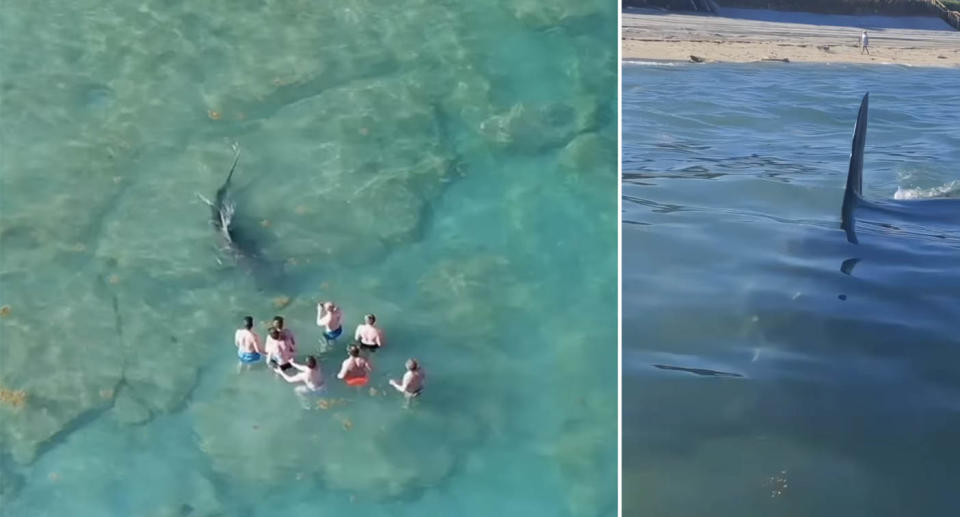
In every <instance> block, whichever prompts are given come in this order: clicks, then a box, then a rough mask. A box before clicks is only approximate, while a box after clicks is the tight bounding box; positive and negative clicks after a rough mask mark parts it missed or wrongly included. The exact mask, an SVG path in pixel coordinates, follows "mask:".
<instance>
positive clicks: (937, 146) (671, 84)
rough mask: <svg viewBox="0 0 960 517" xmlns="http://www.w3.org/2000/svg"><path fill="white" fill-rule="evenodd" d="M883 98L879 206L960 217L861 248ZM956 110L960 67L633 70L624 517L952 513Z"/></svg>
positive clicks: (959, 136) (959, 351) (958, 460)
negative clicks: (864, 101) (857, 152)
mask: <svg viewBox="0 0 960 517" xmlns="http://www.w3.org/2000/svg"><path fill="white" fill-rule="evenodd" d="M866 91H869V92H870V110H869V122H868V131H867V137H866V151H865V160H864V170H863V189H864V190H863V191H864V195H865V197H866V198H867V199H868V200H873V201H879V202H881V203H883V200H890V199H893V198H899V199H900V200H903V201H907V200H914V201H918V202H924V201H923V200H927V201H925V202H927V203H931V202H937V203H950V204H952V205H951V206H953V207H954V208H953V212H952V214H953V216H952V217H951V216H942V217H923V216H924V214H928V213H931V212H930V211H929V210H927V209H924V208H922V207H920V206H916V205H915V206H914V208H912V209H907V210H906V211H905V212H903V213H896V212H892V211H882V210H873V209H869V208H867V207H865V208H863V209H862V210H859V211H858V212H857V214H858V222H857V236H858V238H859V244H856V245H854V244H851V243H849V242H847V240H846V239H845V236H844V232H843V231H842V230H841V229H840V207H841V202H842V200H843V192H844V184H845V182H846V174H847V166H848V163H849V162H848V160H849V156H850V148H851V138H852V135H853V127H854V122H855V120H856V116H857V109H858V106H859V104H860V99H861V97H862V96H863V94H864V92H866ZM678 92H679V93H678ZM958 105H960V71H957V70H945V69H944V70H929V69H913V68H906V67H892V66H888V67H861V66H830V65H797V64H793V63H791V64H779V63H777V64H768V63H764V64H762V65H758V64H749V65H719V64H718V65H693V64H691V65H687V64H654V63H645V64H644V63H628V64H626V65H625V66H624V72H623V132H624V133H623V147H624V150H623V213H622V220H623V223H624V226H623V250H624V251H623V254H624V256H623V311H624V317H623V364H624V377H623V455H624V457H623V506H624V515H658V516H670V515H677V516H689V515H716V516H727V515H730V516H733V515H737V516H739V515H784V516H787V515H789V516H811V515H818V516H834V515H835V516H845V517H848V516H861V515H862V516H880V515H883V516H887V515H889V516H900V515H938V516H939V515H944V516H945V515H955V514H956V513H957V511H956V510H957V508H960V499H958V492H957V486H960V467H958V466H960V447H958V443H960V442H958V438H960V434H958V433H960V431H958V430H960V369H958V367H957V365H958V364H960V340H958V333H957V328H958V327H957V320H958V317H960V301H958V298H957V295H958V293H960V226H958V224H960V167H958V163H960V119H958V118H957V112H956V106H958ZM933 198H947V199H946V200H941V201H932V199H933ZM882 206H889V203H884V204H883V205H882ZM940 206H946V205H940ZM658 366H659V367H658ZM663 367H667V368H666V369H664V368H663ZM671 368H672V369H671ZM676 368H686V370H678V369H676Z"/></svg>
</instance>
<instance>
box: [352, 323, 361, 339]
mask: <svg viewBox="0 0 960 517" xmlns="http://www.w3.org/2000/svg"><path fill="white" fill-rule="evenodd" d="M353 340H354V341H360V325H357V330H355V331H353Z"/></svg>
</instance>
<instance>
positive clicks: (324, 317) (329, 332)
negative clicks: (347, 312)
mask: <svg viewBox="0 0 960 517" xmlns="http://www.w3.org/2000/svg"><path fill="white" fill-rule="evenodd" d="M342 318H343V313H342V312H340V307H337V306H336V304H334V303H333V302H320V303H318V304H317V326H318V327H320V328H322V329H323V341H324V348H323V350H322V351H326V348H327V347H328V346H330V342H331V341H334V342H335V341H336V340H337V338H338V337H340V334H342V333H343V325H342V324H341V323H340V320H341V319H342Z"/></svg>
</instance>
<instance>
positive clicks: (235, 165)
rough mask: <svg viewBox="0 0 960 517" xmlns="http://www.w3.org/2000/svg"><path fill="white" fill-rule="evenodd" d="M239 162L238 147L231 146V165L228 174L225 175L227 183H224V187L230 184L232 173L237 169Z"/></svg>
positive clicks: (235, 145)
mask: <svg viewBox="0 0 960 517" xmlns="http://www.w3.org/2000/svg"><path fill="white" fill-rule="evenodd" d="M239 161H240V146H238V145H237V144H233V165H232V166H230V174H227V181H224V182H223V184H224V185H229V184H230V179H231V178H233V171H234V170H236V169H237V162H239Z"/></svg>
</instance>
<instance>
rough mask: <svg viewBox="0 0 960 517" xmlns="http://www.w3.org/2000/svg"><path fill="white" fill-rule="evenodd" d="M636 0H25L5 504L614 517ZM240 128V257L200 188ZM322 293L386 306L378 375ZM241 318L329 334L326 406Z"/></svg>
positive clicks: (158, 511) (0, 405)
mask: <svg viewBox="0 0 960 517" xmlns="http://www.w3.org/2000/svg"><path fill="white" fill-rule="evenodd" d="M615 9H616V7H615V6H614V5H613V4H610V3H609V2H603V1H599V0H597V1H588V2H583V1H579V0H578V1H574V0H563V1H560V2H551V3H550V4H549V5H542V2H536V1H533V0H529V1H527V0H524V1H520V2H501V1H495V0H491V1H482V2H463V1H433V0H430V1H413V2H403V3H396V2H393V3H389V2H388V3H384V2H371V1H365V0H356V1H353V0H351V1H346V2H342V1H338V2H332V1H322V2H315V1H293V2H288V1H284V2H278V1H269V0H268V1H241V2H236V1H222V0H218V1H213V2H182V1H167V0H148V1H146V2H129V3H128V2H103V1H102V0H82V1H77V2H69V3H64V2H49V1H40V2H30V3H16V2H5V3H4V4H3V16H2V17H0V47H2V48H3V49H4V51H3V53H2V56H0V121H2V123H0V144H2V149H0V150H2V154H0V174H2V176H0V211H2V223H0V305H2V306H3V310H2V318H0V389H2V398H0V475H2V480H3V482H2V484H0V487H2V489H0V514H3V515H10V516H13V515H16V516H44V515H71V516H78V517H82V516H103V515H144V516H186V515H190V516H214V515H247V516H266V515H281V514H283V515H318V514H322V515H327V514H331V515H339V514H345V513H351V514H353V515H369V516H373V515H389V516H404V515H418V516H421V515H452V514H457V515H465V516H466V515H477V516H489V515H521V514H522V515H543V516H556V515H570V516H574V515H575V516H600V515H613V514H614V513H615V508H616V464H617V458H616V454H617V447H616V436H617V429H616V411H617V410H616V408H617V392H616V386H617V383H616V379H617V370H616V357H617V353H616V342H617V341H616V336H617V329H616V324H617V317H616V290H617V280H616V278H617V277H616V251H615V250H616V239H617V238H616V225H617V221H618V217H617V214H616V210H615V208H614V207H615V206H616V194H615V193H616V190H617V180H616V173H615V171H616V97H615V95H614V94H613V93H612V92H615V91H616V66H617V63H616V46H615V45H616V43H615V42H616V23H617V14H616V10H615ZM235 142H236V143H238V144H239V147H240V149H241V157H240V162H239V165H238V168H237V171H236V174H235V175H234V177H233V181H232V186H233V193H234V196H235V199H236V201H237V214H236V224H237V225H238V229H240V230H242V231H244V232H245V235H246V236H247V237H248V238H249V239H250V241H251V242H252V244H253V246H254V247H255V248H256V249H257V250H259V252H260V254H261V257H260V259H259V260H256V261H250V260H244V261H240V262H238V263H233V262H232V261H231V260H230V257H228V256H226V255H224V254H223V253H221V251H220V250H219V249H218V241H217V236H216V233H215V231H214V230H213V228H212V227H211V225H210V211H209V209H208V208H207V206H206V205H204V203H203V202H202V201H200V200H199V198H198V197H197V194H202V195H204V196H206V197H213V195H214V193H215V191H216V190H217V188H218V187H219V186H220V185H221V183H222V182H223V181H224V178H225V176H226V173H227V170H228V169H229V166H230V163H231V160H232V151H231V145H232V144H233V143H235ZM218 259H219V261H218ZM319 299H333V300H336V301H338V302H339V303H340V305H341V306H342V307H343V309H344V312H345V318H346V325H345V326H346V332H347V333H348V334H350V333H352V330H353V328H354V327H355V325H356V324H357V323H358V322H359V320H360V318H361V317H362V315H363V314H364V313H366V312H373V313H376V314H377V316H378V317H379V321H380V322H381V323H382V326H383V327H384V329H385V331H386V333H387V339H388V342H387V347H386V349H385V350H383V351H381V352H380V353H377V354H376V356H375V358H374V366H375V373H374V377H373V380H372V382H371V387H372V388H373V389H364V390H361V391H355V390H351V389H347V387H345V386H343V385H342V384H340V383H338V382H336V380H335V379H333V378H332V377H333V376H334V374H335V372H336V368H337V366H338V365H339V363H340V361H341V360H342V359H343V357H344V356H345V354H344V350H343V349H344V347H345V345H346V340H345V339H341V342H340V343H339V344H338V345H337V346H336V347H335V348H334V349H333V350H331V351H327V352H325V353H320V350H319V344H318V340H319V337H320V334H319V330H318V328H317V327H316V325H315V324H314V319H315V309H314V307H315V304H316V302H317V300H319ZM244 314H251V315H254V316H255V317H256V319H257V321H258V328H260V329H261V333H262V332H263V327H262V325H263V324H264V323H265V322H266V321H267V320H268V319H269V318H271V317H272V316H273V315H274V314H282V315H284V316H285V317H286V319H287V321H288V326H289V327H290V328H291V329H292V330H293V331H294V332H295V333H296V335H297V337H298V341H299V342H300V348H301V352H302V355H306V354H307V353H316V354H319V357H320V359H321V363H322V367H323V370H324V372H325V374H326V375H327V377H328V384H329V386H328V391H327V393H326V394H325V395H324V398H323V399H322V400H319V399H318V400H316V401H315V405H314V406H313V407H311V409H310V410H304V409H302V408H301V406H300V404H299V402H298V401H297V399H296V397H295V396H294V394H293V392H292V387H291V386H290V385H288V384H286V383H284V382H281V381H280V380H277V379H276V378H274V377H273V375H272V374H270V373H268V372H266V371H264V370H263V369H262V368H257V369H254V370H253V371H250V372H243V373H242V374H240V375H238V374H237V372H236V368H235V367H236V357H235V351H234V347H233V344H232V335H233V331H234V329H235V328H236V325H237V323H238V321H239V318H240V317H241V316H242V315H244ZM410 356H415V357H417V358H419V359H420V361H421V362H422V364H423V366H424V368H425V370H426V371H427V373H428V382H429V384H428V387H427V391H426V392H425V394H424V396H423V397H422V398H421V400H418V401H417V402H416V404H415V406H414V407H413V408H412V409H410V410H405V409H403V408H402V407H401V406H402V404H401V400H400V398H399V396H398V394H397V393H396V392H394V391H392V390H391V389H390V387H389V386H388V384H387V381H388V379H390V378H398V377H399V376H400V375H401V374H402V373H403V362H404V360H405V359H406V358H407V357H410Z"/></svg>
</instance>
